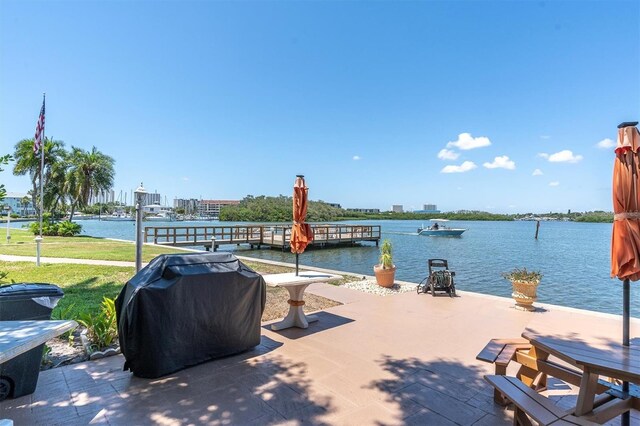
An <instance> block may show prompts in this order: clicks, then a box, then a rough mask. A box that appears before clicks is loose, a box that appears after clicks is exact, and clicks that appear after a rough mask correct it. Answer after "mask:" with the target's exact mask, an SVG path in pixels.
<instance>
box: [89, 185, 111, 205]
mask: <svg viewBox="0 0 640 426" xmlns="http://www.w3.org/2000/svg"><path fill="white" fill-rule="evenodd" d="M115 199H116V193H115V191H114V190H113V189H109V190H107V191H100V192H98V193H97V194H92V195H91V198H90V199H89V205H90V206H93V205H95V204H107V203H113V202H114V201H115Z"/></svg>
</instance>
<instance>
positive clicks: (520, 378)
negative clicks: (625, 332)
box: [477, 331, 640, 425]
mask: <svg viewBox="0 0 640 426" xmlns="http://www.w3.org/2000/svg"><path fill="white" fill-rule="evenodd" d="M522 337H523V338H524V339H525V340H526V341H527V342H528V343H529V345H530V348H529V349H527V350H525V349H523V350H515V351H513V353H511V351H512V349H513V348H512V349H509V350H508V351H507V352H506V353H505V355H503V356H501V354H502V352H503V351H505V350H506V347H507V346H509V345H512V346H517V345H518V344H519V343H518V342H519V341H518V340H515V339H514V340H513V341H511V343H505V342H508V339H494V340H492V341H490V342H489V344H487V346H485V348H484V349H483V351H482V352H480V354H478V357H477V358H478V359H480V360H483V361H487V362H492V361H491V360H492V359H493V362H495V363H496V370H498V369H500V374H496V375H491V376H486V377H485V378H486V380H487V381H488V382H489V383H491V384H492V385H493V386H494V388H495V392H498V393H499V394H500V395H499V397H498V398H497V399H496V398H495V394H494V399H496V402H498V403H500V404H502V403H503V402H512V403H514V405H516V407H517V412H516V414H517V416H519V417H516V418H515V419H514V422H515V424H523V425H527V424H530V423H527V421H528V418H527V416H526V415H529V416H530V417H531V418H533V419H534V420H535V421H536V422H539V423H540V424H553V425H557V424H602V423H606V422H607V421H609V420H611V419H613V418H615V417H617V416H619V415H621V414H622V413H625V412H627V411H629V410H630V409H631V408H639V407H640V398H639V395H638V394H637V393H634V392H630V393H624V392H622V391H621V390H620V388H619V387H618V386H617V385H616V384H615V380H626V381H629V382H631V383H635V384H638V383H640V350H639V349H638V348H634V347H631V348H629V347H623V346H622V345H617V344H612V343H611V342H607V343H606V344H605V345H604V346H603V345H602V344H600V345H598V344H596V343H595V342H585V341H582V340H580V339H576V338H575V336H572V337H571V336H570V337H562V336H551V335H540V334H536V333H534V332H532V331H525V332H524V333H522ZM503 344H504V346H503ZM522 344H523V345H524V344H526V343H522ZM551 358H552V359H551ZM499 359H501V363H502V364H501V365H498V362H497V361H498V360H499ZM511 360H513V361H515V362H517V363H519V364H520V368H519V370H518V373H517V376H516V377H508V376H506V375H505V374H506V365H508V363H509V362H510V361H511ZM505 362H506V365H503V364H504V363H505ZM547 375H549V376H553V377H556V378H558V379H560V380H562V381H564V382H567V383H570V384H573V385H575V386H579V388H580V389H579V394H578V398H577V402H576V406H575V408H573V409H571V410H570V412H568V413H566V412H563V411H562V410H560V409H557V407H556V408H554V407H555V405H554V404H553V403H552V402H551V401H550V400H548V399H547V398H546V397H544V396H542V395H540V394H539V393H538V392H537V391H540V390H544V389H545V388H546V378H547ZM605 378H606V379H607V380H604V379H605ZM568 415H571V417H569V416H568ZM566 422H568V423H566ZM594 422H595V423H594Z"/></svg>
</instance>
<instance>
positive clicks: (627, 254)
mask: <svg viewBox="0 0 640 426" xmlns="http://www.w3.org/2000/svg"><path fill="white" fill-rule="evenodd" d="M639 148H640V133H639V132H638V129H637V128H636V127H635V126H626V127H622V128H620V129H618V143H617V146H616V149H615V153H616V159H615V163H614V165H613V212H614V221H613V233H612V235H611V277H618V278H619V279H621V280H624V279H630V280H631V281H637V280H638V279H640V192H639V191H638V189H639V188H638V187H639V186H640V180H639V179H640V157H639V155H638V149H639Z"/></svg>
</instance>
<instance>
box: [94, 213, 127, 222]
mask: <svg viewBox="0 0 640 426" xmlns="http://www.w3.org/2000/svg"><path fill="white" fill-rule="evenodd" d="M100 220H111V221H133V220H135V218H133V217H131V215H130V214H127V213H125V212H122V211H120V212H113V213H112V214H110V215H107V216H100Z"/></svg>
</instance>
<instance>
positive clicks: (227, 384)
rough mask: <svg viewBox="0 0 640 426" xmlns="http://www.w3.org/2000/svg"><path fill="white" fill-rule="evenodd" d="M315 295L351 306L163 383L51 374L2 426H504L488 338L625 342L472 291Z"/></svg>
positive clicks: (118, 368) (568, 314) (265, 334)
mask: <svg viewBox="0 0 640 426" xmlns="http://www.w3.org/2000/svg"><path fill="white" fill-rule="evenodd" d="M309 291H311V292H313V293H315V294H319V295H322V296H325V297H330V298H333V299H335V300H339V301H342V302H343V303H345V304H344V305H340V306H336V307H333V308H330V309H327V310H326V311H324V312H320V313H318V316H319V318H320V320H319V321H318V322H316V323H312V324H311V326H310V327H309V329H307V330H301V329H288V330H283V331H280V332H273V331H271V330H270V329H269V328H268V326H267V324H265V325H264V326H263V328H262V330H263V331H262V342H261V344H260V345H259V346H258V347H256V348H255V349H253V350H251V351H249V352H245V353H243V354H239V355H236V356H233V357H228V358H224V359H220V360H215V361H211V362H208V363H205V364H201V365H198V366H195V367H192V368H189V369H186V370H182V371H179V372H176V373H174V374H171V375H169V376H166V377H163V378H160V379H152V380H149V379H140V378H137V377H133V376H132V375H131V374H130V373H129V372H124V371H122V366H123V363H124V359H123V357H122V356H115V357H110V358H107V359H103V360H99V361H94V362H88V363H81V364H74V365H70V366H66V367H61V368H57V369H53V370H48V371H44V372H42V373H41V374H40V379H39V383H38V388H37V389H36V392H35V393H34V394H33V395H28V396H25V397H21V398H18V399H14V400H6V401H4V402H2V403H0V418H11V419H13V421H14V424H15V425H16V426H19V425H38V424H43V425H45V424H46V425H56V424H61V425H62V424H64V425H76V424H77V425H85V424H110V425H147V424H157V425H189V424H208V425H299V424H310V425H401V424H406V425H456V424H457V425H475V426H487V425H506V424H510V423H511V421H512V412H511V411H510V410H505V409H503V408H502V407H499V406H496V405H494V404H493V399H492V397H493V394H492V389H491V388H490V387H489V386H488V385H487V384H486V383H485V381H484V380H483V375H484V374H488V373H491V372H492V368H491V366H489V365H487V364H484V363H481V362H479V361H477V360H476V359H475V356H476V354H477V353H478V352H479V351H480V350H481V349H482V348H483V347H484V345H485V344H486V342H487V341H488V340H489V339H491V338H495V337H516V336H519V335H520V333H521V332H522V331H523V329H524V328H525V327H527V326H535V327H538V328H545V327H546V328H548V329H551V330H553V329H562V330H575V331H576V333H583V334H593V335H599V336H610V338H611V339H612V340H615V339H617V338H618V337H619V335H620V334H621V333H620V331H619V330H620V321H619V319H618V318H615V317H613V316H608V315H600V314H594V313H589V312H585V311H577V310H571V309H565V308H560V307H555V306H544V307H543V308H544V309H541V310H540V311H538V312H533V313H531V312H521V311H518V310H515V309H513V308H512V302H511V301H509V300H506V299H501V298H496V297H492V296H483V295H475V294H471V293H464V292H461V296H460V297H458V298H453V299H451V298H449V297H435V298H434V297H431V296H430V295H416V294H412V293H408V294H403V295H397V296H388V297H380V296H373V295H369V294H365V293H360V292H357V291H355V290H349V289H342V288H336V287H333V286H328V285H321V284H314V285H313V286H311V287H310V289H309ZM638 325H639V324H638V322H637V321H634V322H633V323H632V335H636V334H637V333H634V332H635V331H637V330H639V328H638ZM576 393H577V391H576V389H575V388H572V387H570V386H563V385H559V386H556V387H554V389H553V398H554V400H556V401H557V403H558V404H560V405H563V406H569V405H570V404H572V403H573V402H574V401H575V395H576ZM572 398H574V399H572ZM633 416H634V417H633V420H634V422H638V423H639V424H640V417H639V416H638V413H637V412H634V413H633ZM611 424H612V425H614V424H618V422H616V421H613V422H611Z"/></svg>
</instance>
